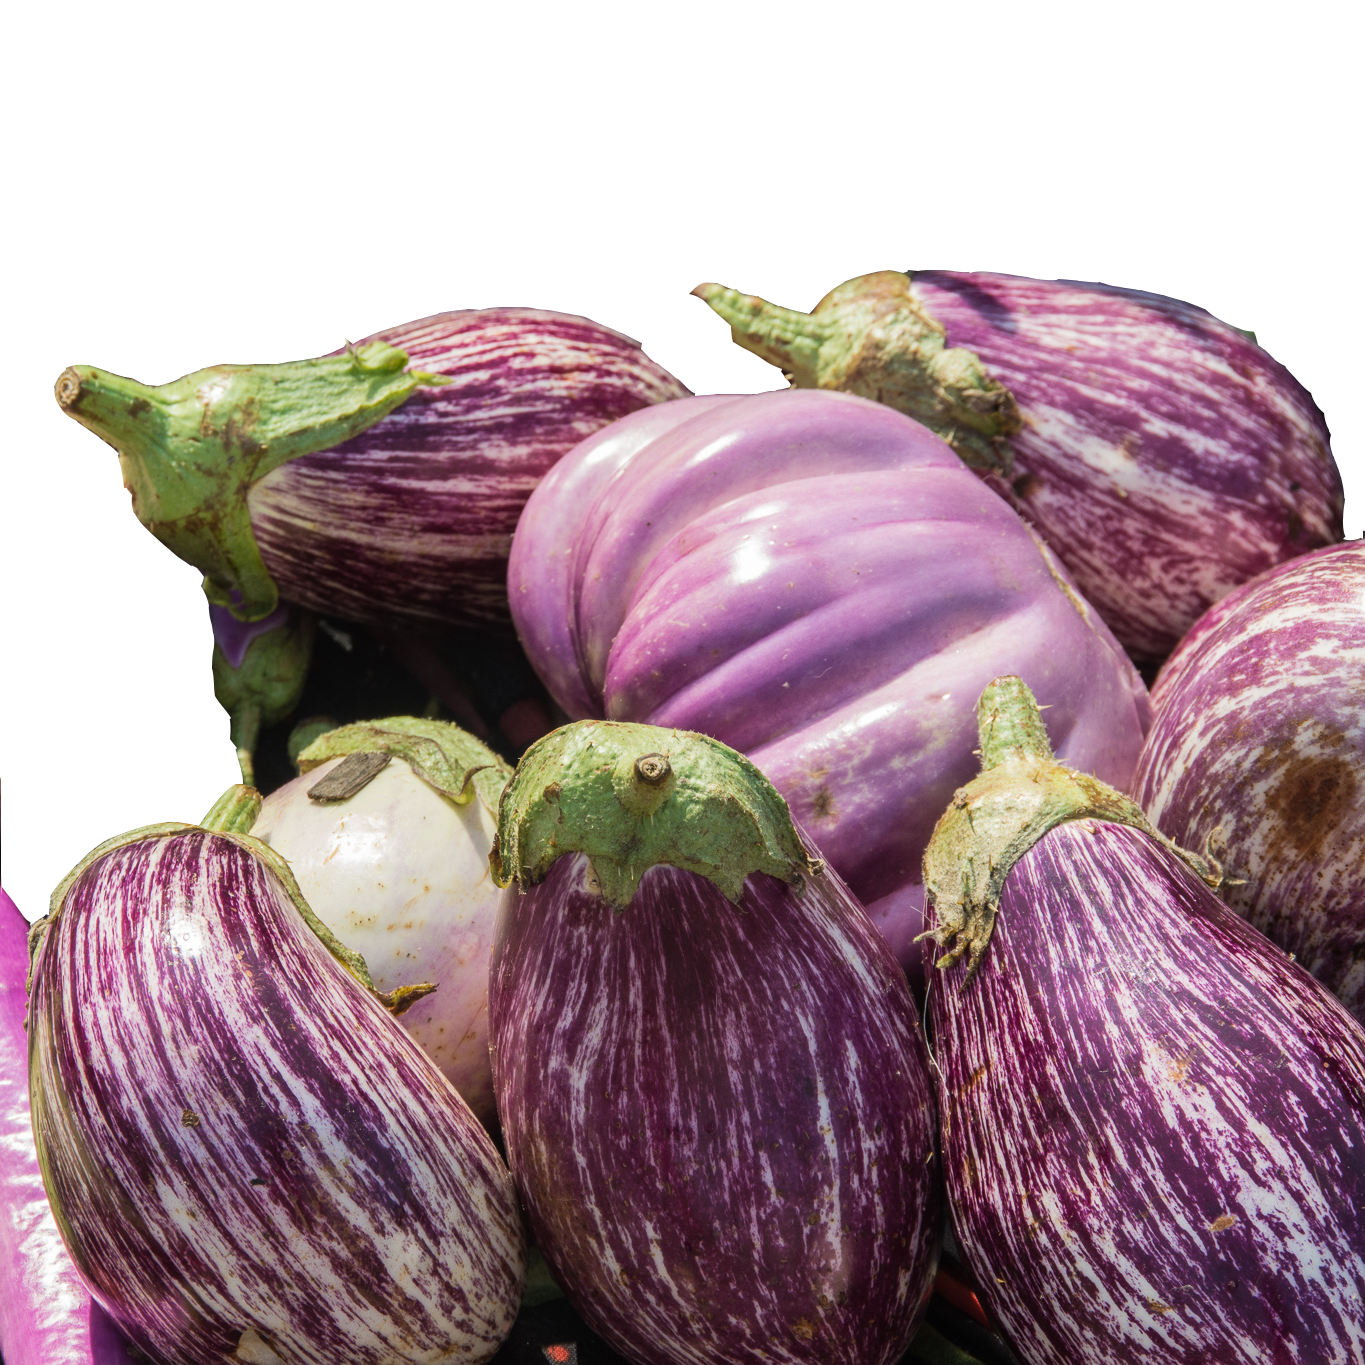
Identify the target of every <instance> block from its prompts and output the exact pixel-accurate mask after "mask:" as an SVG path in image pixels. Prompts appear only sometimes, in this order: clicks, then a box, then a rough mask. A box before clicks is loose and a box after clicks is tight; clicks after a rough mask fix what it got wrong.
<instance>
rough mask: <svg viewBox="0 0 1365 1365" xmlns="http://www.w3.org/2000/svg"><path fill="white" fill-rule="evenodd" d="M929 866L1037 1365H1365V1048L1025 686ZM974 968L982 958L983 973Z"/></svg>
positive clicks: (959, 1048)
mask: <svg viewBox="0 0 1365 1365" xmlns="http://www.w3.org/2000/svg"><path fill="white" fill-rule="evenodd" d="M981 752H982V766H983V772H982V774H981V776H980V777H979V778H977V779H976V780H975V781H974V782H972V783H971V784H969V785H968V786H967V787H965V788H964V789H963V790H962V791H961V792H959V793H958V795H957V796H956V798H955V799H954V800H953V802H952V804H951V806H950V808H949V809H948V811H947V812H946V813H945V815H944V817H943V820H942V821H941V822H940V824H939V826H938V828H937V829H936V831H935V833H934V838H933V841H932V842H931V844H930V846H929V850H928V853H927V855H926V859H925V876H926V881H927V883H928V885H929V899H930V906H931V916H932V917H933V918H934V920H935V925H936V937H937V938H938V939H939V940H940V941H941V943H942V944H943V945H944V946H946V947H947V948H948V949H949V951H948V952H946V953H945V954H944V956H943V957H942V958H941V959H940V962H939V965H940V967H942V968H943V970H942V971H940V972H937V973H935V975H934V979H933V982H932V983H931V985H930V989H929V1007H930V1015H931V1022H932V1030H931V1033H932V1046H933V1052H934V1057H935V1063H936V1067H935V1076H936V1078H937V1081H938V1087H939V1104H940V1113H941V1117H942V1131H943V1152H944V1167H945V1176H946V1180H947V1185H948V1194H949V1200H950V1207H951V1211H952V1217H953V1224H954V1228H955V1230H956V1233H957V1239H958V1242H959V1244H960V1246H961V1248H962V1250H963V1252H964V1253H965V1255H966V1258H967V1260H968V1263H969V1264H970V1266H971V1268H972V1270H973V1271H974V1272H975V1274H976V1277H977V1280H978V1282H979V1284H980V1285H981V1287H982V1296H983V1298H984V1300H985V1302H986V1306H987V1308H988V1309H989V1311H990V1312H991V1314H992V1315H993V1316H994V1318H995V1319H996V1320H997V1322H999V1323H1000V1325H1001V1327H1002V1328H1003V1329H1004V1331H1005V1333H1006V1335H1007V1336H1008V1337H1009V1338H1010V1341H1011V1343H1012V1345H1013V1346H1014V1348H1015V1350H1016V1352H1017V1353H1018V1355H1019V1357H1020V1359H1021V1361H1023V1362H1025V1363H1026V1365H1209V1362H1214V1361H1216V1362H1218V1365H1299V1362H1307V1361H1313V1362H1315V1365H1316V1363H1317V1362H1321V1363H1322V1365H1326V1363H1327V1362H1333V1363H1334V1365H1358V1363H1359V1362H1360V1361H1362V1360H1365V1297H1362V1293H1361V1288H1362V1285H1363V1284H1365V1160H1363V1159H1362V1153H1365V1031H1362V1030H1361V1028H1360V1027H1359V1025H1357V1024H1356V1022H1355V1021H1354V1020H1353V1019H1352V1018H1351V1016H1350V1015H1349V1014H1347V1013H1346V1011H1345V1010H1344V1009H1342V1008H1341V1006H1340V1004H1339V1003H1338V1002H1337V1001H1336V1000H1335V999H1334V998H1333V997H1332V996H1331V994H1330V993H1329V992H1328V991H1327V990H1326V989H1325V988H1324V987H1323V986H1322V985H1321V984H1320V983H1319V982H1318V981H1316V980H1315V979H1314V978H1313V977H1311V976H1309V975H1308V973H1307V972H1305V971H1303V970H1302V969H1301V968H1300V967H1298V966H1296V965H1294V964H1293V963H1292V962H1291V961H1290V959H1289V958H1288V957H1287V956H1286V955H1285V954H1284V953H1283V952H1282V951H1281V950H1280V949H1279V948H1277V947H1275V945H1274V944H1272V943H1271V942H1270V941H1269V940H1268V939H1266V938H1264V937H1263V936H1262V935H1261V934H1259V933H1258V932H1257V931H1256V930H1254V929H1253V928H1251V926H1250V925H1248V924H1247V923H1246V922H1245V921H1244V920H1241V919H1239V918H1238V917H1237V916H1236V915H1234V914H1233V913H1232V911H1231V910H1229V909H1228V908H1227V907H1226V906H1225V905H1224V904H1223V902H1222V901H1221V900H1219V898H1218V896H1217V895H1215V894H1214V891H1213V890H1211V889H1210V888H1211V886H1212V885H1214V884H1216V883H1217V882H1218V880H1219V878H1220V871H1219V869H1218V867H1217V865H1216V864H1214V863H1213V862H1211V861H1210V860H1209V859H1207V858H1203V857H1200V856H1197V855H1195V854H1193V853H1189V852H1185V851H1183V850H1180V849H1177V848H1176V847H1174V846H1173V845H1171V844H1170V842H1169V841H1168V840H1165V839H1164V838H1163V837H1162V836H1161V835H1159V834H1157V833H1156V832H1155V831H1154V830H1153V829H1152V828H1151V827H1150V826H1149V825H1148V824H1147V822H1146V821H1145V819H1144V817H1143V815H1142V812H1141V811H1140V810H1139V809H1138V808H1137V807H1136V806H1135V805H1134V804H1133V803H1132V802H1131V801H1129V800H1127V798H1125V797H1122V796H1120V795H1119V793H1118V792H1116V791H1113V790H1112V789H1108V788H1104V787H1103V786H1102V784H1099V783H1096V782H1094V781H1093V780H1089V779H1086V778H1084V777H1082V776H1080V775H1078V774H1076V773H1074V772H1072V771H1071V770H1070V769H1069V768H1067V767H1066V766H1065V765H1062V764H1059V763H1057V762H1055V761H1054V760H1053V759H1052V757H1051V755H1050V753H1049V751H1048V745H1047V736H1046V732H1045V730H1044V727H1043V721H1042V717H1041V715H1040V714H1039V712H1038V710H1037V708H1036V706H1035V705H1034V703H1033V699H1032V697H1031V696H1030V695H1029V694H1028V692H1027V689H1026V688H1024V687H1023V685H1022V684H1021V683H1020V682H1019V680H1018V679H1017V678H1006V679H1000V680H998V681H997V682H996V683H993V684H992V686H991V687H990V688H988V689H987V691H986V693H985V694H983V697H982V701H981ZM963 958H965V959H966V960H965V961H964V960H962V959H963Z"/></svg>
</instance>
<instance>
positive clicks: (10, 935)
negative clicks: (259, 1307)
mask: <svg viewBox="0 0 1365 1365" xmlns="http://www.w3.org/2000/svg"><path fill="white" fill-rule="evenodd" d="M27 975H28V921H27V920H26V919H25V918H24V917H23V915H21V914H20V913H19V910H18V907H17V906H16V905H15V904H14V902H13V901H12V900H10V898H9V897H8V896H7V895H5V893H4V891H3V890H0V1358H3V1360H4V1361H5V1365H129V1362H128V1355H127V1350H126V1343H125V1341H124V1339H123V1338H122V1337H121V1336H120V1335H119V1333H118V1330H117V1329H116V1328H115V1327H114V1324H113V1323H112V1322H111V1321H110V1319H109V1315H108V1314H107V1313H105V1311H104V1310H103V1309H102V1308H101V1307H100V1306H99V1304H97V1303H92V1302H91V1299H90V1295H89V1294H88V1293H87V1292H86V1288H85V1285H84V1284H82V1283H81V1279H80V1276H79V1275H78V1274H77V1273H76V1267H75V1266H74V1265H72V1264H71V1257H70V1256H68V1255H67V1252H66V1248H65V1247H64V1246H63V1245H62V1237H61V1233H60V1232H58V1230H57V1223H56V1220H55V1219H54V1218H53V1216H52V1210H51V1208H50V1207H49V1206H48V1202H47V1194H46V1192H45V1191H44V1189H43V1175H42V1171H41V1170H40V1169H39V1167H38V1153H37V1150H36V1149H35V1147H34V1145H33V1125H32V1123H31V1122H30V1120H29V1107H28V1056H27V1054H28V1047H27V1044H26V1041H25V1038H24V1009H25V999H24V981H25V979H26V977H27Z"/></svg>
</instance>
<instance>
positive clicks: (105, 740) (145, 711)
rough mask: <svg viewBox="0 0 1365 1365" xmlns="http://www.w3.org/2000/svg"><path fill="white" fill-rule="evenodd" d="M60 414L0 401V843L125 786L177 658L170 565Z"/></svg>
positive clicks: (12, 844)
mask: <svg viewBox="0 0 1365 1365" xmlns="http://www.w3.org/2000/svg"><path fill="white" fill-rule="evenodd" d="M117 480H119V470H117V467H116V465H115V463H113V460H111V459H109V457H108V456H106V455H105V453H104V452H102V450H100V449H98V446H96V445H94V444H93V442H90V441H87V440H86V438H85V437H82V435H81V434H79V433H76V431H72V430H71V427H68V426H66V425H64V423H61V422H57V420H55V419H53V418H49V416H44V415H42V414H41V412H35V411H33V409H30V408H27V407H25V405H22V404H19V403H5V401H0V584H3V590H0V848H35V846H38V845H44V844H57V842H60V841H61V839H66V838H70V837H71V835H74V834H81V833H83V831H86V830H90V829H93V827H94V826H96V824H98V823H100V822H101V820H102V819H105V818H106V816H109V815H112V814H113V812H115V811H117V809H119V807H120V805H123V804H124V803H126V801H128V800H131V799H132V797H134V796H135V794H137V792H138V788H139V786H142V782H143V779H145V778H146V775H147V771H149V770H150V767H152V763H153V760H154V759H156V756H157V752H158V751H160V748H161V744H162V741H164V740H165V736H167V730H168V729H169V726H171V717H172V715H173V714H175V707H176V703H177V702H179V700H180V693H182V691H183V689H184V682H186V677H187V676H188V672H190V662H191V659H192V652H194V617H192V612H191V607H190V597H188V592H187V591H186V587H184V583H183V581H182V579H180V568H179V565H177V564H176V561H175V560H173V558H172V557H171V556H169V554H167V553H165V550H162V549H161V546H158V545H157V543H156V541H153V539H152V536H149V535H147V534H146V532H145V531H143V530H142V528H141V527H139V526H138V524H137V521H134V519H132V515H131V513H130V512H128V505H127V501H126V500H124V497H123V493H121V490H120V489H119V486H117Z"/></svg>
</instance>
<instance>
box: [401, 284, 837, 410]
mask: <svg viewBox="0 0 1365 1365" xmlns="http://www.w3.org/2000/svg"><path fill="white" fill-rule="evenodd" d="M685 273H687V272H684V270H392V272H389V278H388V284H389V295H390V298H392V299H393V306H394V308H396V310H397V313H399V317H401V318H422V317H427V315H429V314H433V313H449V311H450V310H453V308H508V307H531V308H553V310H556V311H557V313H579V314H581V315H583V317H587V318H595V319H597V321H598V322H605V324H607V326H613V328H618V329H620V330H621V332H625V333H627V334H628V336H632V337H635V339H636V340H637V341H640V343H643V344H644V345H647V347H650V349H651V351H657V352H658V354H659V355H662V356H663V359H665V360H667V362H669V364H672V366H673V367H674V369H676V370H677V371H678V374H681V375H682V378H684V379H687V381H688V384H691V385H692V388H693V389H696V392H698V393H749V392H752V390H755V389H770V388H773V386H774V385H775V384H777V382H778V381H777V375H774V374H773V371H771V370H770V369H768V367H767V366H766V364H763V363H762V362H759V360H753V359H752V358H749V356H747V355H744V354H743V352H738V351H736V349H733V348H732V347H728V345H726V344H725V343H723V341H722V340H721V339H719V337H717V336H715V334H714V333H713V332H710V330H708V329H707V328H706V326H704V325H703V324H700V322H698V321H696V319H695V318H693V317H692V315H691V314H689V313H688V311H687V308H684V307H682V304H681V303H678V296H677V291H678V281H680V280H681V278H682V277H684V274H685ZM692 273H693V274H700V276H704V277H706V278H708V280H719V281H721V283H722V284H728V285H730V287H733V288H736V289H743V291H744V292H745V293H762V295H764V298H770V299H773V300H774V303H784V304H786V306H788V307H790V308H814V307H815V304H816V303H818V302H819V299H820V296H822V295H823V293H824V292H826V291H827V289H833V288H834V285H835V284H838V283H839V281H841V280H846V278H848V277H849V276H850V274H854V273H856V272H853V270H693V272H692Z"/></svg>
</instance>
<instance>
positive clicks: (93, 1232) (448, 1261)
mask: <svg viewBox="0 0 1365 1365" xmlns="http://www.w3.org/2000/svg"><path fill="white" fill-rule="evenodd" d="M253 842H254V841H250V840H247V839H244V838H243V837H241V836H232V835H228V834H219V833H212V832H208V831H206V830H202V829H195V828H190V827H185V826H161V827H155V828H154V829H153V830H149V831H144V832H141V834H140V835H139V836H134V837H132V838H131V841H130V842H124V843H121V844H119V843H117V842H116V843H115V846H114V847H112V848H110V849H109V850H108V851H105V852H103V853H101V852H100V851H99V850H97V851H96V856H92V858H91V859H89V860H87V862H86V864H85V865H84V867H83V870H78V873H77V874H76V876H75V879H74V881H73V882H72V883H71V884H70V886H69V888H68V889H67V890H66V892H65V895H64V896H63V895H61V894H60V889H59V897H58V904H57V906H56V907H54V908H55V910H56V914H55V918H54V919H52V920H50V921H49V924H48V927H47V930H46V934H45V937H44V938H43V941H42V944H41V946H40V948H39V949H38V955H37V958H36V962H35V967H34V975H33V983H32V992H31V1022H30V1038H31V1050H32V1066H31V1074H32V1095H33V1123H34V1131H35V1135H36V1137H37V1141H38V1146H39V1151H40V1153H41V1156H42V1161H43V1173H44V1177H45V1180H46V1183H47V1188H48V1193H49V1195H50V1197H51V1200H52V1204H53V1208H54V1210H55V1211H56V1214H57V1218H58V1222H59V1225H60V1226H61V1228H62V1233H63V1236H64V1238H65V1239H66V1242H67V1245H68V1247H69V1249H70V1251H71V1254H72V1257H73V1259H74V1260H75V1262H76V1265H77V1267H78V1268H79V1270H80V1272H81V1274H82V1276H83V1277H84V1279H85V1280H86V1282H87V1284H88V1285H89V1286H90V1288H91V1291H92V1293H93V1294H94V1295H95V1297H96V1298H97V1299H98V1300H99V1301H100V1302H101V1303H102V1304H103V1305H104V1306H105V1307H106V1308H107V1309H108V1310H109V1311H110V1313H111V1314H112V1315H113V1316H114V1317H115V1319H116V1320H117V1321H118V1322H119V1324H120V1326H121V1327H122V1328H123V1329H124V1331H125V1332H126V1333H127V1334H128V1335H129V1336H130V1337H131V1338H132V1339H133V1341H134V1342H135V1343H136V1344H137V1345H138V1346H139V1347H140V1348H141V1349H142V1350H143V1351H145V1352H146V1353H147V1354H148V1355H149V1356H151V1357H152V1358H153V1359H154V1360H157V1361H162V1362H167V1363H168V1365H171V1363H172V1362H173V1363H174V1365H184V1363H185V1362H193V1365H209V1363H210V1362H214V1363H216V1362H223V1361H228V1360H234V1361H250V1362H254V1365H275V1362H277V1361H286V1362H289V1365H295V1363H296V1362H297V1363H298V1365H304V1363H305V1362H307V1363H308V1365H338V1362H342V1361H344V1362H347V1365H380V1363H381V1362H383V1363H384V1365H390V1363H393V1365H397V1362H405V1363H412V1365H416V1363H417V1362H422V1363H423V1365H426V1363H427V1362H436V1361H444V1360H450V1359H456V1358H458V1359H465V1360H471V1361H478V1360H482V1359H485V1358H487V1357H488V1356H491V1355H492V1354H493V1353H494V1351H495V1350H496V1349H497V1347H498V1344H499V1343H500V1341H501V1340H502V1338H503V1337H504V1335H505V1334H506V1333H507V1331H508V1330H509V1328H510V1326H511V1323H512V1320H513V1316H514V1314H515V1312H516V1307H517V1302H518V1299H519V1296H520V1292H521V1283H522V1278H523V1275H524V1256H525V1250H524V1242H523V1234H522V1229H521V1223H520V1218H519V1214H518V1211H517V1208H516V1203H515V1197H514V1194H513V1191H512V1187H511V1182H510V1179H509V1176H508V1173H507V1171H506V1168H505V1167H503V1165H502V1163H501V1161H500V1159H499V1157H498V1155H497V1153H496V1151H495V1150H494V1148H493V1146H492V1144H491V1142H490V1141H489V1139H488V1137H487V1135H486V1134H485V1132H484V1131H483V1129H482V1128H481V1127H480V1126H479V1124H478V1122H477V1121H476V1120H475V1118H474V1116H473V1115H472V1114H471V1113H470V1111H469V1109H468V1107H467V1106H466V1105H465V1104H464V1102H463V1101H462V1100H461V1099H460V1098H459V1097H458V1096H457V1095H456V1094H455V1092H454V1091H453V1090H452V1089H451V1088H450V1087H449V1085H448V1084H447V1082H446V1081H445V1080H444V1079H443V1078H442V1077H441V1075H440V1074H439V1073H438V1072H437V1071H436V1069H435V1068H434V1067H433V1066H432V1064H431V1063H430V1062H429V1061H428V1060H427V1059H426V1057H424V1056H423V1054H422V1053H421V1051H420V1049H419V1048H418V1047H417V1045H416V1044H415V1043H414V1042H413V1041H412V1040H411V1039H410V1038H408V1036H407V1035H406V1034H405V1033H404V1032H403V1030H402V1029H401V1028H400V1027H399V1026H398V1024H397V1023H395V1022H394V1021H393V1020H392V1019H391V1018H389V1017H388V1015H387V1014H386V1013H385V1011H384V1010H383V1008H382V1007H381V1006H380V1005H379V1003H378V1002H377V1001H376V1000H375V998H374V997H373V996H372V995H371V994H370V993H369V992H368V991H366V990H365V989H363V988H362V987H361V985H360V984H359V983H358V982H357V981H356V980H355V979H354V978H353V977H352V976H350V975H349V974H348V973H347V971H346V970H345V969H344V968H343V967H342V966H341V965H339V963H338V961H337V959H336V958H335V957H333V956H332V955H331V954H329V952H328V950H327V949H326V948H325V947H324V946H323V945H322V943H321V941H320V940H319V939H318V938H317V937H316V936H315V934H314V932H313V931H312V930H311V929H310V928H309V927H308V925H307V923H306V922H305V921H304V919H303V918H302V916H301V914H300V911H299V909H298V908H297V905H296V901H295V900H294V895H295V894H296V892H294V891H291V889H290V888H287V887H286V885H285V883H284V882H283V881H282V880H281V876H280V875H279V871H278V870H277V869H282V868H283V864H280V863H278V861H277V860H276V861H275V862H274V863H272V862H271V861H270V859H271V858H272V857H273V855H268V851H266V856H262V855H261V854H260V853H259V852H258V851H257V850H259V849H261V847H262V846H260V845H255V847H254V848H253V847H252V844H253ZM284 875H285V876H287V871H286V872H285V873H284Z"/></svg>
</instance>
